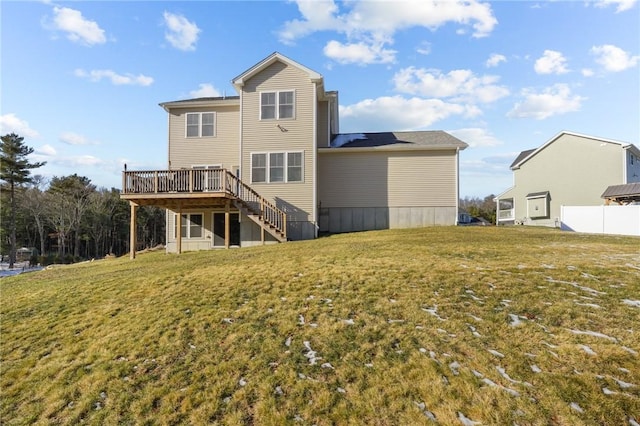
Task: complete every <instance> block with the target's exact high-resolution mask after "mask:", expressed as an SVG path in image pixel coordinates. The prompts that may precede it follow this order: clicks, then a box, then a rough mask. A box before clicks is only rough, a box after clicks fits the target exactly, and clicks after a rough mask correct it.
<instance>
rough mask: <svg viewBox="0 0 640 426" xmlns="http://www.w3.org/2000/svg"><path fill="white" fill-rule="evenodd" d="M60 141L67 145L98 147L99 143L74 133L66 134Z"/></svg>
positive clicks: (62, 135) (63, 134)
mask: <svg viewBox="0 0 640 426" xmlns="http://www.w3.org/2000/svg"><path fill="white" fill-rule="evenodd" d="M59 139H60V142H64V143H66V144H67V145H98V142H92V141H89V140H88V139H87V138H86V137H84V136H82V135H80V134H78V133H74V132H64V133H62V134H61V135H60V137H59Z"/></svg>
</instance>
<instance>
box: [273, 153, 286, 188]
mask: <svg viewBox="0 0 640 426" xmlns="http://www.w3.org/2000/svg"><path fill="white" fill-rule="evenodd" d="M269 182H284V153H282V152H272V153H271V154H269Z"/></svg>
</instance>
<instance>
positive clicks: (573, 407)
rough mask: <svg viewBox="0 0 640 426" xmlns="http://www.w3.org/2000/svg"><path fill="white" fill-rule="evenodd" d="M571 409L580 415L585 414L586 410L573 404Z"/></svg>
mask: <svg viewBox="0 0 640 426" xmlns="http://www.w3.org/2000/svg"><path fill="white" fill-rule="evenodd" d="M570 407H571V409H572V410H574V411H577V412H578V413H584V410H583V409H582V407H580V406H579V405H578V404H577V403H575V402H572V403H571V405H570Z"/></svg>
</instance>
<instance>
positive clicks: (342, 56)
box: [323, 40, 396, 65]
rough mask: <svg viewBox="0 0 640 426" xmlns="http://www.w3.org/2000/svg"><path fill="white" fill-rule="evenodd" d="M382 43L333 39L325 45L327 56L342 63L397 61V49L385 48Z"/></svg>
mask: <svg viewBox="0 0 640 426" xmlns="http://www.w3.org/2000/svg"><path fill="white" fill-rule="evenodd" d="M382 46H383V45H382V43H374V44H367V43H366V42H358V43H347V44H342V43H340V42H339V41H335V40H331V41H330V42H329V43H327V45H326V46H325V47H324V49H323V52H324V54H325V56H326V57H328V58H330V59H333V60H334V61H336V62H338V63H340V64H361V65H364V64H386V63H392V62H394V61H395V54H396V51H395V50H390V49H384V48H383V47H382Z"/></svg>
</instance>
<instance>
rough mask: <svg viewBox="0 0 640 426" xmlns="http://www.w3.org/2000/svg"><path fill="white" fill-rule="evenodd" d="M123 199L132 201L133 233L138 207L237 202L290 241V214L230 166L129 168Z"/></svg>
mask: <svg viewBox="0 0 640 426" xmlns="http://www.w3.org/2000/svg"><path fill="white" fill-rule="evenodd" d="M120 198H122V199H124V200H128V201H129V202H130V204H131V220H132V224H131V230H132V235H133V236H135V233H134V232H133V230H135V207H137V206H145V205H146V206H158V207H162V208H166V209H169V210H171V211H174V212H176V213H180V212H182V211H183V210H186V209H191V208H197V207H201V208H217V207H225V208H226V209H227V210H228V209H229V206H230V205H233V206H234V207H235V208H236V209H238V210H239V211H240V212H241V213H242V214H243V215H245V216H247V217H248V218H249V219H251V220H252V221H254V222H255V223H257V224H258V225H259V226H260V228H261V229H262V230H263V231H266V232H268V233H269V234H271V235H272V236H273V237H274V238H276V240H278V241H280V242H284V241H286V240H287V215H286V214H285V213H284V212H283V211H282V210H280V209H279V208H278V207H276V206H275V205H274V204H273V203H272V202H270V201H269V200H267V199H266V198H264V197H263V196H261V195H260V194H258V193H257V192H256V191H255V190H254V189H253V188H251V187H250V186H249V185H247V184H245V183H244V182H242V181H241V180H240V179H239V178H238V177H237V176H235V175H234V174H233V173H231V172H229V171H228V170H226V169H184V170H142V171H125V172H123V173H122V192H121V194H120ZM180 216H181V215H180V214H178V218H180ZM132 238H133V237H132ZM132 242H133V241H132ZM178 246H179V247H180V244H178ZM132 247H135V244H132ZM178 251H180V249H179V250H178ZM132 257H133V255H132Z"/></svg>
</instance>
